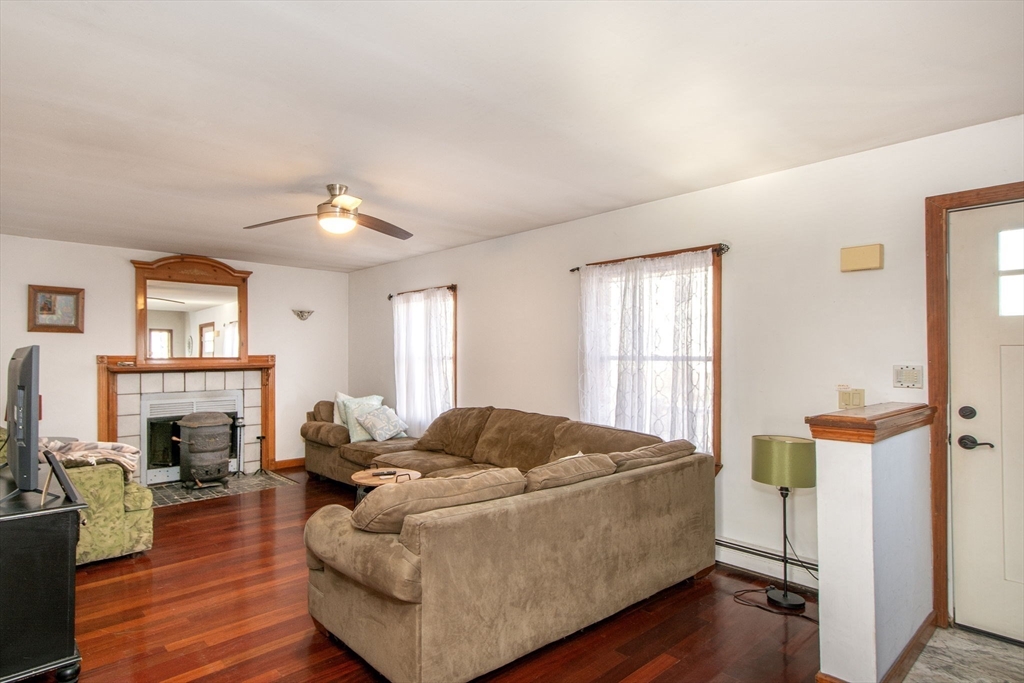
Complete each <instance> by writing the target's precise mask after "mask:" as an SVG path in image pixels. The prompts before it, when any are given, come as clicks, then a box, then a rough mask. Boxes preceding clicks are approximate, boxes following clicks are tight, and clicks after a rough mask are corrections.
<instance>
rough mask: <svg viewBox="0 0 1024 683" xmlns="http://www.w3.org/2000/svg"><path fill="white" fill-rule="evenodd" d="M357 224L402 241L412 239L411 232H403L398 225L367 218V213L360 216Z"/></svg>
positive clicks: (370, 217)
mask: <svg viewBox="0 0 1024 683" xmlns="http://www.w3.org/2000/svg"><path fill="white" fill-rule="evenodd" d="M356 222H357V223H359V225H361V226H363V227H364V228H369V229H370V230H376V231H377V232H382V233H384V234H385V235H390V236H391V237H397V238H398V239H400V240H407V239H409V238H410V237H412V233H411V232H407V231H405V230H402V229H401V228H400V227H398V226H397V225H391V223H388V222H387V221H382V220H381V219H379V218H374V217H373V216H367V215H366V214H365V213H361V214H359V218H357V219H356Z"/></svg>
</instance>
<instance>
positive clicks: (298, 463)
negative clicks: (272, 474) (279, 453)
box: [267, 458, 306, 471]
mask: <svg viewBox="0 0 1024 683" xmlns="http://www.w3.org/2000/svg"><path fill="white" fill-rule="evenodd" d="M305 464H306V459H305V458H294V459H292V460H271V461H270V462H269V463H268V467H267V469H268V470H271V471H274V470H286V469H288V468H289V467H303V466H304V465H305Z"/></svg>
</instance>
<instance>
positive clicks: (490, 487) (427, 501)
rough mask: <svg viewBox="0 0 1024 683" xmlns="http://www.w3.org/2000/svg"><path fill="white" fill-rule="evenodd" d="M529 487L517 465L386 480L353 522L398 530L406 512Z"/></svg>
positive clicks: (514, 492)
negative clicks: (394, 481)
mask: <svg viewBox="0 0 1024 683" xmlns="http://www.w3.org/2000/svg"><path fill="white" fill-rule="evenodd" d="M525 487H526V479H525V478H524V477H523V475H522V473H520V472H519V470H517V469H515V468H514V467H508V468H505V469H500V470H484V471H482V472H472V473H470V474H463V475H459V476H457V477H447V478H443V479H417V480H416V481H410V482H405V483H402V484H384V485H383V486H378V487H377V488H376V489H374V490H373V491H370V493H369V494H367V496H366V498H363V501H362V502H361V503H359V505H357V506H356V509H355V510H354V511H353V512H352V526H354V527H356V528H357V529H362V530H363V531H370V532H373V533H378V534H397V533H399V532H400V531H401V530H402V524H403V523H404V522H405V517H406V515H415V514H417V513H419V512H428V511H430V510H437V509H439V508H448V507H454V506H456V505H468V504H470V503H479V502H481V501H485V500H494V499H496V498H505V497H507V496H514V495H518V494H520V493H522V492H523V489H524V488H525Z"/></svg>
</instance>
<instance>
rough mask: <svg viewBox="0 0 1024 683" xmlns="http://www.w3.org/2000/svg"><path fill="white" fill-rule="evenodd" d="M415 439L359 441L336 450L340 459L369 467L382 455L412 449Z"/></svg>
mask: <svg viewBox="0 0 1024 683" xmlns="http://www.w3.org/2000/svg"><path fill="white" fill-rule="evenodd" d="M415 441H416V439H410V438H408V437H407V438H404V439H388V440H387V441H360V442H359V443H349V444H345V445H344V446H342V447H341V448H339V449H338V452H339V453H340V455H341V457H342V458H344V459H345V460H348V461H349V462H354V463H355V464H357V465H362V466H363V467H369V466H370V463H371V462H373V459H374V458H376V457H377V456H378V455H381V454H383V453H394V452H395V451H405V450H408V449H409V448H411V447H412V445H413V443H415Z"/></svg>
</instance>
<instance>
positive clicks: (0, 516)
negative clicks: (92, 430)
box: [0, 454, 86, 683]
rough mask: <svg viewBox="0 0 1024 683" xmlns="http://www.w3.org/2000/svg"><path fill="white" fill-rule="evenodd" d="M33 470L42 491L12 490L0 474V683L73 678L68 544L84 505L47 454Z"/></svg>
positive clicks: (77, 665) (67, 682) (66, 682)
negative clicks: (50, 675) (54, 483)
mask: <svg viewBox="0 0 1024 683" xmlns="http://www.w3.org/2000/svg"><path fill="white" fill-rule="evenodd" d="M45 455H46V460H47V463H48V465H40V480H41V481H43V480H45V481H46V482H47V484H49V482H50V474H51V473H52V475H53V477H54V478H56V480H57V482H58V483H59V486H52V487H50V486H47V485H44V488H45V489H46V493H43V492H42V491H19V490H18V487H17V486H16V485H15V483H14V478H13V477H12V476H11V473H10V471H9V470H8V469H0V499H2V500H0V605H2V609H0V683H13V682H14V681H20V680H23V679H25V678H30V677H32V676H36V675H38V674H41V673H44V672H47V671H53V672H54V674H55V676H56V678H57V680H58V681H61V682H62V683H72V682H74V681H77V680H78V675H79V673H80V671H81V666H82V664H81V663H82V657H81V655H80V654H79V652H78V645H77V644H76V643H75V546H76V545H77V544H78V511H79V510H82V509H84V508H85V507H86V504H85V501H84V500H83V499H82V497H81V495H79V493H78V491H77V490H76V489H75V487H74V485H73V484H72V483H71V481H70V480H69V479H68V476H67V474H65V472H64V468H63V467H62V466H61V464H60V463H59V462H58V461H57V459H56V458H55V457H54V456H53V455H52V454H45Z"/></svg>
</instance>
